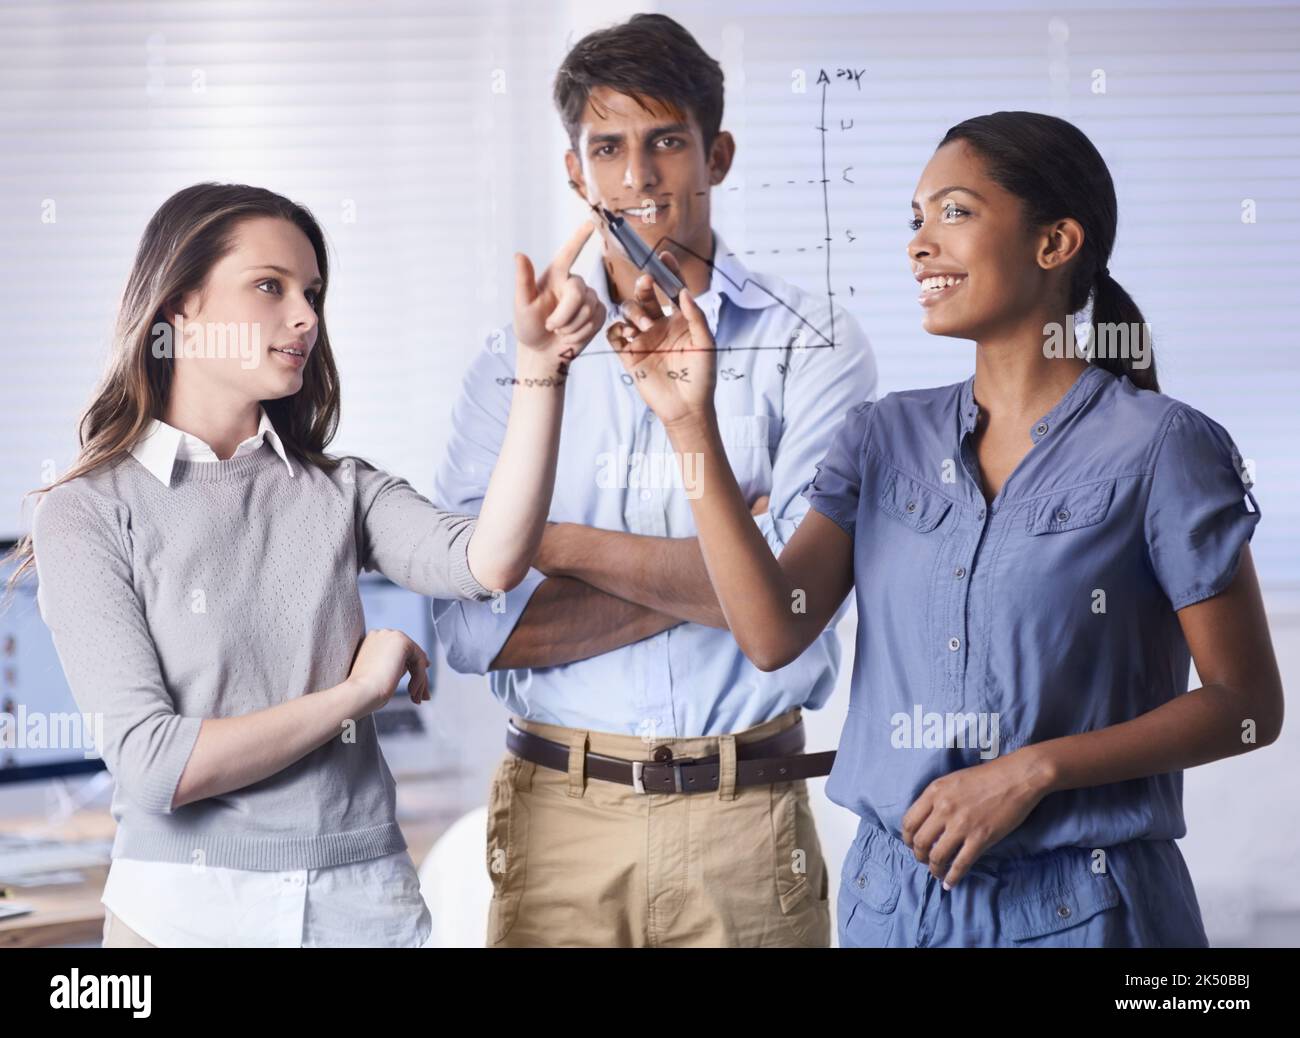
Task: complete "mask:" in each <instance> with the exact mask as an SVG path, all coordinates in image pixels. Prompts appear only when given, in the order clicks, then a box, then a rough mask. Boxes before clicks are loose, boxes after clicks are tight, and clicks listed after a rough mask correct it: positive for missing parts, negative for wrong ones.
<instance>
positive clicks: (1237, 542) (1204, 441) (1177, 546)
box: [1146, 406, 1260, 609]
mask: <svg viewBox="0 0 1300 1038" xmlns="http://www.w3.org/2000/svg"><path fill="white" fill-rule="evenodd" d="M1242 468H1243V466H1242V459H1241V454H1240V452H1238V450H1237V447H1236V445H1235V444H1234V443H1233V442H1232V438H1231V437H1230V436H1229V435H1228V433H1227V430H1225V429H1224V428H1223V427H1222V426H1221V425H1219V424H1218V423H1217V422H1215V421H1213V420H1212V419H1210V418H1208V417H1206V416H1205V415H1203V414H1201V413H1200V412H1199V411H1197V410H1196V409H1194V408H1191V407H1185V406H1184V407H1180V408H1179V409H1178V410H1177V411H1176V412H1174V414H1173V415H1172V416H1171V418H1170V419H1169V423H1168V426H1167V427H1166V430H1165V433H1164V436H1163V437H1162V439H1161V442H1160V444H1159V446H1158V447H1157V448H1156V454H1155V463H1154V466H1153V469H1152V473H1151V487H1150V492H1149V494H1148V497H1147V509H1146V543H1147V552H1148V555H1149V558H1150V560H1151V565H1152V568H1153V569H1154V570H1155V574H1156V579H1157V580H1158V581H1159V582H1160V586H1161V588H1163V590H1164V592H1165V595H1166V596H1168V598H1169V601H1170V604H1171V605H1172V606H1173V607H1174V609H1182V608H1183V607H1185V606H1189V605H1192V604H1193V603H1196V602H1200V601H1202V600H1204V599H1206V598H1211V597H1213V596H1214V595H1217V594H1219V593H1220V592H1221V591H1224V590H1225V589H1226V588H1227V587H1228V585H1229V584H1231V583H1232V580H1233V578H1234V577H1235V576H1236V574H1237V562H1238V559H1239V557H1240V555H1241V549H1242V547H1243V546H1244V545H1245V544H1246V542H1248V541H1249V540H1250V538H1251V536H1252V535H1253V534H1254V532H1255V524H1256V523H1258V522H1259V518H1260V512H1259V506H1258V504H1256V502H1255V497H1254V495H1253V494H1251V492H1250V490H1249V484H1248V483H1247V482H1246V480H1245V478H1244V477H1243V474H1242ZM1247 500H1249V502H1250V508H1247V507H1246V502H1247Z"/></svg>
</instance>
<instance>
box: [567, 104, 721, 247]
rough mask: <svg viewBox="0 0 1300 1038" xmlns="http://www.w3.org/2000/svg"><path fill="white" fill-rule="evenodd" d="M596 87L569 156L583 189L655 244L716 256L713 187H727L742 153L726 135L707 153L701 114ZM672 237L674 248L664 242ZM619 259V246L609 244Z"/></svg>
mask: <svg viewBox="0 0 1300 1038" xmlns="http://www.w3.org/2000/svg"><path fill="white" fill-rule="evenodd" d="M643 101H644V104H645V106H646V107H644V108H643V107H642V106H641V105H640V104H638V103H637V102H636V100H635V99H633V98H631V97H629V96H627V95H626V94H620V93H617V92H615V91H614V90H612V89H610V88H609V87H603V86H602V87H596V88H595V89H593V90H592V92H591V94H590V96H589V97H588V99H587V108H586V110H585V112H584V115H583V120H582V133H581V135H580V136H579V138H578V149H577V151H576V152H575V151H572V150H570V151H568V152H566V153H565V157H564V158H565V166H566V167H567V169H568V172H569V179H570V180H572V181H573V183H574V187H575V189H576V190H577V191H578V192H579V193H580V194H581V195H582V197H583V198H584V199H585V200H586V201H587V202H588V203H589V204H592V205H602V206H604V207H605V208H606V209H608V210H610V211H611V212H616V213H618V214H619V215H620V216H622V217H623V218H624V219H625V220H627V221H628V222H629V223H631V224H632V225H633V226H634V227H635V228H636V231H637V233H638V234H640V235H641V237H642V238H643V239H645V241H646V244H647V245H651V246H654V245H656V244H659V247H660V248H661V249H662V248H671V249H672V250H673V252H674V253H675V254H680V253H681V251H682V250H681V249H680V248H674V247H673V244H672V243H673V242H676V243H681V245H684V246H686V247H687V248H689V249H692V250H695V251H697V252H700V254H701V256H702V258H703V259H706V260H707V259H708V258H709V249H710V247H711V239H710V230H709V189H710V188H712V187H713V186H714V185H715V184H719V183H721V182H722V179H723V177H725V176H726V175H727V170H728V169H729V168H730V166H731V158H732V155H733V153H734V150H735V145H734V142H733V141H732V139H731V135H730V134H729V133H726V132H721V133H719V134H718V135H717V137H716V138H715V139H714V141H713V144H712V146H711V147H710V148H709V150H708V151H707V152H706V151H705V148H704V135H703V132H702V131H701V130H700V126H699V123H698V122H696V120H695V116H694V115H692V114H689V113H685V112H680V111H675V110H673V109H671V108H669V107H667V106H666V105H664V104H663V103H662V102H660V101H656V100H655V99H654V98H643ZM664 238H670V239H671V240H672V242H661V239H664ZM606 248H607V249H612V253H613V254H618V247H617V245H614V244H613V243H612V242H608V241H607V242H606Z"/></svg>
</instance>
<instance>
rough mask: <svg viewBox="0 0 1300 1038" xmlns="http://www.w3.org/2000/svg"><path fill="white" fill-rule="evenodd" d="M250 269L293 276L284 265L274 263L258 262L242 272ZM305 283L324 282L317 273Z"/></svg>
mask: <svg viewBox="0 0 1300 1038" xmlns="http://www.w3.org/2000/svg"><path fill="white" fill-rule="evenodd" d="M250 270H274V271H275V272H276V273H277V274H283V275H284V276H285V277H287V278H291V277H293V271H292V270H285V269H284V267H277V266H276V265H275V264H274V263H258V264H255V265H254V266H251V267H245V268H244V273H245V274H247V273H248V272H249V271H250ZM307 284H309V285H323V284H325V282H324V281H323V280H321V278H320V276H319V275H317V276H316V277H314V278H312V279H311V280H310V281H308V282H307Z"/></svg>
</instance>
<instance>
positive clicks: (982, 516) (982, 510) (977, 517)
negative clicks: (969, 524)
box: [975, 508, 984, 519]
mask: <svg viewBox="0 0 1300 1038" xmlns="http://www.w3.org/2000/svg"><path fill="white" fill-rule="evenodd" d="M975 518H976V519H983V518H984V509H982V508H981V509H980V510H979V514H978V515H976V516H975Z"/></svg>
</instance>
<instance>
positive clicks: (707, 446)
mask: <svg viewBox="0 0 1300 1038" xmlns="http://www.w3.org/2000/svg"><path fill="white" fill-rule="evenodd" d="M668 435H669V439H670V440H671V441H672V445H673V450H674V451H676V452H677V453H678V455H679V456H680V455H685V454H688V453H689V454H694V455H698V456H699V457H700V460H701V464H700V474H701V492H700V493H699V494H698V495H697V496H696V497H694V498H692V499H691V510H692V512H693V513H694V516H695V528H696V536H697V537H698V539H699V546H700V552H701V554H702V555H703V556H704V565H705V567H706V568H707V569H708V571H709V580H710V581H711V582H712V583H713V587H714V590H715V591H716V592H717V595H718V604H719V605H720V606H721V607H722V612H723V615H724V616H725V617H726V619H727V625H728V626H729V627H730V628H731V632H732V634H733V636H734V637H735V639H736V642H737V644H738V645H739V646H740V648H741V651H742V652H744V654H745V655H746V656H747V657H748V658H749V659H750V660H751V661H752V662H753V663H754V665H755V666H757V667H759V668H760V669H762V670H775V669H776V668H777V667H780V666H783V665H784V664H785V663H787V662H789V661H790V660H792V659H794V658H795V657H796V656H798V655H799V653H801V652H802V651H803V650H804V648H806V647H807V645H808V644H809V642H810V641H811V638H807V639H805V638H804V632H803V631H802V630H801V628H802V626H803V624H802V623H801V614H798V613H796V612H794V611H793V610H792V609H791V601H792V598H793V593H794V590H795V589H794V588H793V586H792V585H791V581H790V578H789V577H788V576H787V575H786V573H785V571H784V570H783V569H782V568H781V564H780V562H778V561H777V559H776V558H775V557H774V556H773V555H772V549H771V548H770V547H769V546H768V543H767V541H765V540H764V539H763V535H762V534H761V533H760V532H759V529H758V527H757V526H756V525H755V523H754V517H753V515H752V513H751V512H750V510H749V506H748V505H746V504H745V499H744V496H743V495H742V494H741V492H740V486H739V484H737V482H736V477H735V474H734V473H733V472H732V471H731V464H730V462H728V460H727V455H726V452H725V450H724V448H723V445H722V437H721V435H720V433H719V431H718V421H717V415H716V413H715V412H714V411H713V410H712V408H710V409H709V410H708V411H707V412H706V413H705V414H704V415H702V416H700V417H699V418H698V419H692V420H691V421H689V422H684V423H681V424H679V425H674V426H673V427H671V428H669V429H668ZM815 634H816V632H814V636H815Z"/></svg>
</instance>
